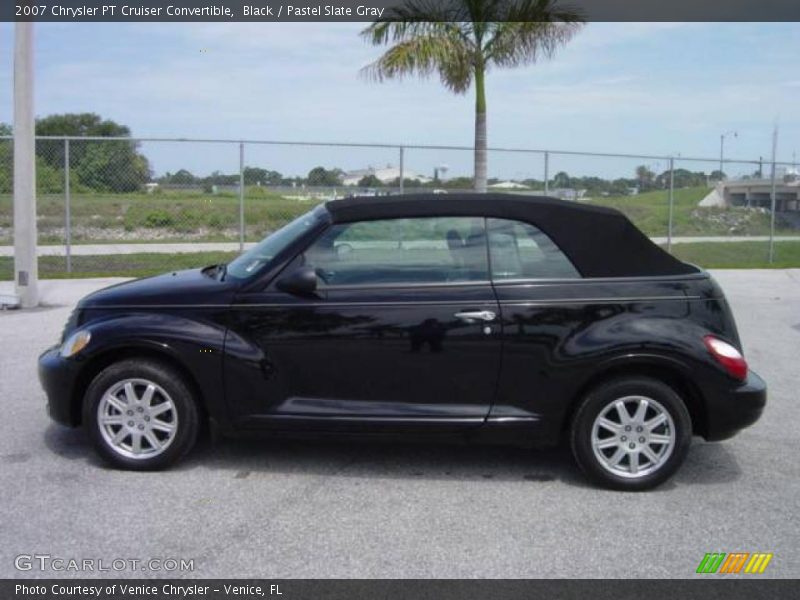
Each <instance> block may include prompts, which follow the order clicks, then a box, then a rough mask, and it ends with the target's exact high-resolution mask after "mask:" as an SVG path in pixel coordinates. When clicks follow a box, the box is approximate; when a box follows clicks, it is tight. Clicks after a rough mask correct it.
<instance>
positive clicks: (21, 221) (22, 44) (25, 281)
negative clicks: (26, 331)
mask: <svg viewBox="0 0 800 600" xmlns="http://www.w3.org/2000/svg"><path fill="white" fill-rule="evenodd" d="M34 127H35V123H34V112H33V23H20V22H18V23H16V24H15V25H14V282H15V291H16V294H17V298H18V299H19V304H20V305H21V306H22V308H33V307H35V306H37V305H38V304H39V268H38V264H37V262H36V160H35V156H36V139H35V137H34V135H35V131H34Z"/></svg>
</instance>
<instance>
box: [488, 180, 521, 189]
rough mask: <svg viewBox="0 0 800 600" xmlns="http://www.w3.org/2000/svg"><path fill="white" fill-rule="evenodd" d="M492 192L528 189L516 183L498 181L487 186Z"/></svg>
mask: <svg viewBox="0 0 800 600" xmlns="http://www.w3.org/2000/svg"><path fill="white" fill-rule="evenodd" d="M489 188H491V189H493V190H527V189H530V188H529V187H528V186H527V185H524V184H522V183H518V182H516V181H498V182H497V183H493V184H492V185H490V186H489Z"/></svg>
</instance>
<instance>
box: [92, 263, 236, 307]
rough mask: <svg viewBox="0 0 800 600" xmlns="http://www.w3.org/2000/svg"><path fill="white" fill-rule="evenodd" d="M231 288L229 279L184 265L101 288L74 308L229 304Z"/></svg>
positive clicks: (234, 285) (233, 283) (233, 286)
mask: <svg viewBox="0 0 800 600" xmlns="http://www.w3.org/2000/svg"><path fill="white" fill-rule="evenodd" d="M235 288H236V283H235V282H233V281H217V280H216V279H215V278H213V277H210V276H208V275H205V274H203V269H188V270H186V271H175V272H172V273H165V274H163V275H156V276H155V277H145V278H144V279H135V280H133V281H126V282H124V283H118V284H115V285H112V286H110V287H107V288H103V289H102V290H98V291H97V292H94V293H92V294H89V295H88V296H86V297H84V298H83V299H82V300H81V301H80V302H79V303H78V308H100V307H102V308H107V307H113V306H119V307H131V306H136V307H140V306H152V307H157V306H178V305H181V306H187V305H190V306H202V305H220V304H230V302H231V297H232V294H233V290H234V289H235Z"/></svg>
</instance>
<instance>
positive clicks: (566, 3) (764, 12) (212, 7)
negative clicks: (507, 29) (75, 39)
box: [0, 0, 800, 22]
mask: <svg viewBox="0 0 800 600" xmlns="http://www.w3.org/2000/svg"><path fill="white" fill-rule="evenodd" d="M519 1H521V0H504V1H501V2H500V3H498V5H496V8H495V13H496V14H494V15H493V16H492V17H491V18H488V19H486V20H492V21H502V20H512V18H513V17H504V16H503V15H504V14H507V15H513V14H514V11H513V10H511V9H509V7H513V5H514V4H515V3H516V2H519ZM114 2H115V0H99V1H98V0H60V1H58V0H56V1H50V2H48V1H47V0H42V1H36V0H2V2H0V21H58V22H69V21H75V22H83V21H86V22H88V21H94V22H100V21H109V22H111V21H130V22H134V21H135V22H147V21H152V22H159V21H187V22H190V21H198V22H199V21H223V22H230V21H243V22H253V21H265V22H267V21H273V22H274V21H294V22H298V21H308V22H311V21H330V22H336V21H374V20H376V19H391V18H392V16H393V15H394V14H395V12H394V9H396V8H402V7H403V6H405V5H406V4H407V3H408V2H414V3H415V4H417V5H422V6H425V7H427V8H428V9H429V11H428V12H432V13H437V14H440V15H441V18H436V19H428V20H443V21H459V20H464V19H463V17H460V16H459V14H460V13H463V4H462V2H461V1H460V0H296V1H292V0H288V1H287V0H172V1H170V0H133V1H132V2H131V3H130V4H126V3H124V2H120V3H114ZM556 4H557V5H560V6H563V7H569V8H571V9H574V10H576V11H578V12H579V13H580V14H581V15H582V16H583V17H584V19H585V20H586V21H799V20H800V2H799V1H798V0H702V1H698V0H671V1H669V2H668V1H665V0H556Z"/></svg>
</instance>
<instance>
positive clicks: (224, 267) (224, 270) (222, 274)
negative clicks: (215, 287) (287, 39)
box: [217, 263, 228, 281]
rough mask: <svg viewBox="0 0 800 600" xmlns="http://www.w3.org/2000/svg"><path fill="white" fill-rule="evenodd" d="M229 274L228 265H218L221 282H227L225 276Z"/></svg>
mask: <svg viewBox="0 0 800 600" xmlns="http://www.w3.org/2000/svg"><path fill="white" fill-rule="evenodd" d="M227 274H228V263H220V264H218V265H217V275H218V276H219V280H220V281H225V275H227Z"/></svg>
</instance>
